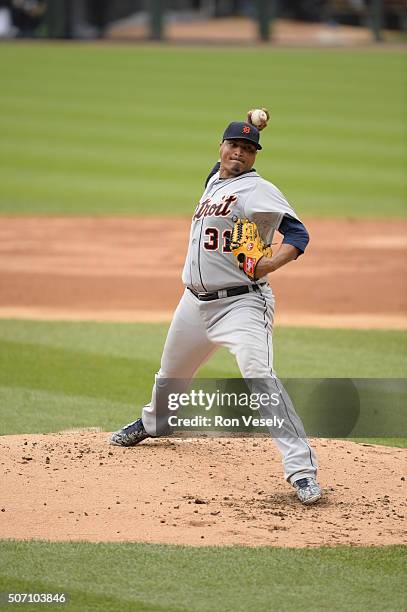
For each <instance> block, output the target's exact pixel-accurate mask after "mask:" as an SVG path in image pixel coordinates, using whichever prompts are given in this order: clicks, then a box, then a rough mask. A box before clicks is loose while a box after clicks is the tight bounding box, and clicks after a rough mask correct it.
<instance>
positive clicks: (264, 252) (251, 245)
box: [230, 219, 273, 280]
mask: <svg viewBox="0 0 407 612" xmlns="http://www.w3.org/2000/svg"><path fill="white" fill-rule="evenodd" d="M230 249H231V251H232V253H233V255H234V256H235V257H236V259H237V261H238V265H239V268H240V269H241V270H243V272H244V273H245V274H246V276H248V277H249V278H250V279H252V280H254V279H255V274H256V266H257V264H258V262H259V261H260V259H261V258H262V257H271V256H272V254H273V251H272V249H271V246H266V245H265V244H264V242H263V240H262V239H261V237H260V234H259V230H258V229H257V225H256V224H255V223H253V221H249V220H248V219H238V220H237V221H236V223H235V225H234V227H233V232H232V238H231V241H230Z"/></svg>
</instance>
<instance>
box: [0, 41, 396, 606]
mask: <svg viewBox="0 0 407 612" xmlns="http://www.w3.org/2000/svg"><path fill="white" fill-rule="evenodd" d="M405 68H406V59H405V54H404V52H403V51H397V50H393V51H387V50H386V52H384V53H380V52H377V51H371V50H365V51H363V50H360V51H344V50H334V49H330V50H322V51H321V50H312V49H307V50H303V49H302V50H293V49H291V50H283V49H272V48H271V49H265V48H245V49H238V48H216V47H210V48H209V47H208V48H205V49H203V48H198V47H182V48H177V47H168V46H154V47H153V46H143V45H134V46H129V45H114V46H113V45H112V46H109V45H91V44H83V45H81V44H77V45H70V44H48V43H36V44H34V45H33V44H30V43H25V42H24V43H20V44H14V43H2V44H1V48H0V70H1V75H2V77H1V89H2V91H1V96H0V131H1V139H0V215H1V214H3V215H6V214H7V215H10V214H11V215H25V214H27V215H37V214H38V215H46V214H58V215H77V214H79V215H90V214H91V215H114V214H117V215H124V214H130V215H132V214H137V215H163V214H165V215H168V216H173V215H180V214H181V215H184V214H185V215H190V213H191V210H192V209H193V207H194V205H195V203H196V201H197V200H198V198H199V197H200V195H201V190H202V185H203V181H204V178H205V177H206V174H207V172H208V171H209V169H210V168H211V167H212V165H213V163H214V162H215V161H216V160H217V155H218V150H217V149H218V146H217V144H218V142H219V140H220V137H221V134H222V132H223V129H224V127H225V125H226V124H227V123H228V122H229V121H230V120H233V119H239V118H241V119H243V118H244V114H245V111H246V110H247V109H248V108H251V107H253V106H257V105H259V106H260V105H267V106H269V107H270V109H271V111H272V121H271V124H270V127H269V128H268V129H267V130H266V132H264V133H263V136H262V143H263V146H264V150H263V151H262V152H261V153H260V154H259V156H258V159H257V162H256V168H257V169H258V170H259V171H260V172H261V174H263V176H264V177H265V178H267V179H269V180H271V181H273V182H274V183H276V184H277V185H278V186H279V187H280V188H281V189H282V191H284V192H285V194H286V196H287V197H288V199H289V200H290V201H291V202H292V204H293V205H294V207H295V208H296V209H297V211H298V212H299V214H300V215H301V216H304V217H311V216H321V217H402V216H405V214H406V192H407V189H406V188H407V181H406V175H405V164H406V160H407V145H406V142H407V139H406V120H405V86H406V70H405ZM0 223H1V217H0ZM166 328H167V326H166V325H141V324H140V325H137V324H107V323H103V324H102V323H62V322H58V323H56V322H32V321H11V320H10V321H5V320H3V321H1V320H0V414H1V419H0V434H20V433H30V432H33V433H35V432H53V431H60V430H64V429H69V428H72V427H92V426H98V427H101V428H103V429H105V430H111V429H113V428H116V427H117V426H118V425H121V424H122V423H123V422H127V421H129V420H130V419H132V417H133V416H134V415H135V414H137V413H138V412H139V410H140V408H141V406H142V404H143V403H144V402H145V401H147V400H148V398H149V394H150V389H151V384H152V381H153V377H154V373H155V372H156V370H157V369H158V367H159V360H160V355H161V349H162V346H163V342H164V339H165V334H166ZM406 345H407V334H406V333H401V332H390V331H357V330H340V331H339V330H315V329H294V328H292V329H277V330H276V331H275V334H274V346H275V365H276V368H277V371H278V373H279V375H280V376H281V377H289V376H294V377H318V378H319V377H324V378H325V377H349V378H356V377H358V378H362V377H367V378H378V377H381V378H392V377H406V373H407V348H406ZM236 375H238V371H237V368H236V366H235V364H234V362H233V359H232V358H231V357H230V355H228V354H227V353H226V352H225V351H220V352H219V353H218V354H217V355H216V356H215V357H214V358H213V359H212V360H211V361H210V362H209V363H208V364H207V365H206V366H205V367H204V368H202V369H201V370H200V372H199V376H201V377H208V378H212V377H220V376H221V377H230V376H236ZM371 441H374V442H378V443H385V444H393V445H399V446H405V445H406V444H407V440H406V439H403V438H395V439H389V438H387V439H374V440H371ZM0 505H1V504H0ZM403 584H405V547H402V546H396V547H393V546H392V547H380V548H375V547H368V548H351V547H349V548H346V547H339V548H319V549H278V548H264V549H263V548H240V547H233V548H216V547H213V548H199V549H198V548H197V549H195V548H186V547H182V546H179V547H175V546H157V545H148V544H107V543H106V544H89V543H73V542H66V543H50V542H14V541H4V540H3V541H0V592H1V591H3V592H6V591H17V592H39V591H45V592H50V591H52V592H58V591H59V592H60V591H65V592H67V593H68V595H69V597H70V601H71V603H70V605H69V606H68V607H69V609H72V610H75V611H76V610H78V611H87V610H89V611H93V610H106V611H107V612H114V611H116V610H117V611H119V610H120V611H127V610H129V611H130V610H131V611H133V610H135V611H144V612H164V611H170V612H181V611H183V612H187V611H190V612H195V611H196V612H209V611H211V612H217V611H219V612H223V611H229V610H230V611H232V610H233V611H242V612H243V611H246V610H248V609H249V610H253V611H255V612H258V611H259V612H263V611H264V612H268V611H269V610H278V611H279V610H281V611H286V610H301V611H302V610H309V611H315V610H326V609H329V610H338V611H339V610H340V611H359V610H364V609H369V610H378V611H379V610H380V611H381V610H389V611H392V610H394V611H395V610H401V609H403V607H404V606H405V597H406V591H405V587H403ZM1 603H2V602H1V601H0V607H1ZM15 607H16V606H13V607H12V608H7V609H14V608H15ZM23 609H24V610H38V609H44V608H43V607H40V606H31V607H30V606H27V605H25V606H24V607H23ZM47 609H64V608H61V606H47Z"/></svg>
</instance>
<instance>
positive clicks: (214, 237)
mask: <svg viewBox="0 0 407 612" xmlns="http://www.w3.org/2000/svg"><path fill="white" fill-rule="evenodd" d="M219 233H220V232H219V230H218V228H217V227H207V228H206V230H205V236H206V240H205V242H204V243H203V246H204V249H206V250H207V251H217V250H218V248H219ZM231 237H232V230H223V232H222V253H230V239H231Z"/></svg>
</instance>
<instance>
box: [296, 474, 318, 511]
mask: <svg viewBox="0 0 407 612" xmlns="http://www.w3.org/2000/svg"><path fill="white" fill-rule="evenodd" d="M294 487H295V488H296V489H297V497H298V499H299V500H300V502H301V503H303V504H306V505H308V504H313V503H315V502H316V501H318V500H319V499H321V497H322V489H321V487H320V486H319V484H318V483H317V482H316V480H315V479H314V478H300V480H296V481H295V482H294Z"/></svg>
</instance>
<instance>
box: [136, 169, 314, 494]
mask: <svg viewBox="0 0 407 612" xmlns="http://www.w3.org/2000/svg"><path fill="white" fill-rule="evenodd" d="M284 215H289V216H290V217H291V218H292V219H296V220H298V217H297V215H296V213H295V211H294V210H293V209H292V207H291V206H290V205H289V203H288V202H287V200H286V199H285V197H284V196H283V194H282V193H281V192H280V191H279V190H278V189H277V187H275V185H273V184H272V183H270V182H268V181H266V180H264V179H263V178H262V177H261V176H259V175H258V174H257V172H255V171H253V170H252V171H249V172H245V173H243V174H241V175H239V176H237V177H234V178H230V179H220V178H219V173H216V174H215V175H214V176H213V177H212V178H211V179H210V180H209V182H208V184H207V187H206V189H205V192H204V194H203V196H202V198H201V200H200V202H199V204H198V206H197V207H196V209H195V213H194V215H193V218H192V225H191V232H190V240H189V247H188V253H187V257H186V261H185V266H184V270H183V275H182V279H183V283H184V285H185V291H184V294H183V296H182V298H181V301H180V303H179V304H178V307H177V309H176V311H175V313H174V317H173V320H172V323H171V326H170V329H169V331H168V335H167V339H166V342H165V346H164V351H163V355H162V360H161V367H160V370H159V372H158V373H157V375H156V381H155V385H154V388H153V393H152V398H151V403H150V404H147V405H146V406H145V407H144V409H143V414H142V421H143V424H144V427H145V429H146V431H147V433H149V434H150V435H152V436H155V435H160V433H161V432H162V431H164V430H165V427H166V425H167V416H168V415H167V414H164V412H161V409H160V402H159V401H158V396H159V393H160V382H162V384H163V383H164V381H165V379H174V378H175V379H178V378H179V379H184V380H188V379H191V378H192V377H193V376H194V374H195V372H196V371H197V369H198V368H199V367H200V366H201V365H202V364H203V363H204V362H205V361H206V360H207V359H208V358H209V357H210V356H211V355H212V353H213V352H214V351H216V349H217V348H218V347H220V346H224V347H227V348H228V350H229V351H230V352H231V353H232V354H233V355H234V356H235V358H236V360H237V364H238V366H239V369H240V371H241V374H242V376H243V378H245V379H261V380H262V381H265V383H266V385H268V386H269V389H270V392H273V391H274V390H276V389H277V390H278V392H279V394H280V395H281V398H282V401H283V405H284V409H285V410H286V412H287V417H288V416H289V419H287V420H289V421H290V427H291V429H290V430H289V433H286V434H285V436H284V437H281V438H280V437H274V438H273V439H274V441H275V443H276V445H277V447H278V449H279V451H280V452H281V454H282V456H283V465H284V475H285V478H286V479H287V480H288V481H290V482H294V481H297V480H298V479H299V478H304V477H311V478H315V476H316V471H317V462H316V457H315V453H314V451H313V450H312V448H311V447H310V445H309V443H308V441H307V439H306V437H305V433H304V430H303V428H302V424H301V421H300V419H299V417H298V416H297V415H296V413H295V410H294V407H293V406H292V403H291V400H290V398H289V396H288V394H287V393H286V391H285V389H284V387H283V386H282V384H281V382H280V381H279V379H278V378H277V376H276V374H275V372H274V370H273V348H272V328H273V318H274V296H273V293H272V291H271V288H270V287H269V285H268V282H267V278H266V277H264V278H263V279H259V280H257V281H256V282H252V281H251V280H250V279H249V278H248V277H247V276H246V275H245V273H244V272H243V271H241V270H240V269H239V267H238V265H237V262H236V259H235V257H234V255H233V254H232V253H231V252H230V246H229V242H230V237H231V234H232V228H233V225H234V222H235V221H236V220H237V218H248V219H250V220H251V221H254V222H255V223H256V224H257V226H258V228H259V232H260V234H261V236H262V238H263V240H264V241H265V242H266V243H268V244H270V243H271V242H272V238H273V234H274V231H275V230H277V229H278V228H279V226H280V223H281V221H282V219H283V217H284ZM232 287H233V288H236V287H247V288H248V291H247V292H246V293H244V294H239V295H229V296H228V295H227V290H228V288H232ZM212 292H218V293H217V294H215V297H216V299H211V300H210V301H205V299H204V298H205V295H206V296H207V294H208V293H212ZM290 432H291V433H290Z"/></svg>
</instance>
